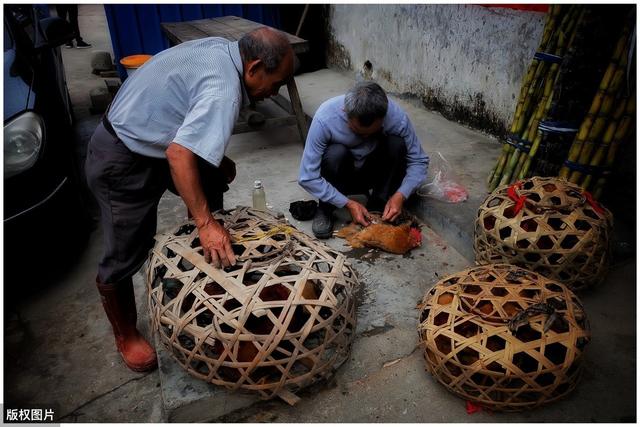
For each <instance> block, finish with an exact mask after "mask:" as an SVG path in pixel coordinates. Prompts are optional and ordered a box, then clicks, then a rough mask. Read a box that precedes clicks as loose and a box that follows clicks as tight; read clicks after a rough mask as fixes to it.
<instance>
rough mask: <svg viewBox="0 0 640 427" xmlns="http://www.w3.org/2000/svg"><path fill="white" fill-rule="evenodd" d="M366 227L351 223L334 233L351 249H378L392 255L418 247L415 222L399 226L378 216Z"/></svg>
mask: <svg viewBox="0 0 640 427" xmlns="http://www.w3.org/2000/svg"><path fill="white" fill-rule="evenodd" d="M373 217H374V219H373V221H372V222H371V224H370V225H369V226H368V227H362V226H361V225H359V224H355V223H351V224H349V225H347V226H346V227H343V228H342V229H341V230H340V231H338V232H336V233H335V235H336V236H337V237H341V238H343V239H346V241H347V242H348V243H349V245H351V247H353V248H362V247H365V246H366V247H370V248H379V249H382V250H383V251H386V252H391V253H394V254H405V253H407V252H409V251H410V250H411V249H413V248H415V247H418V246H420V244H421V243H422V233H421V232H420V227H419V226H418V225H417V223H415V222H411V221H405V222H403V223H401V224H400V225H393V224H390V223H387V222H383V221H382V220H381V219H380V217H379V216H377V215H374V216H373Z"/></svg>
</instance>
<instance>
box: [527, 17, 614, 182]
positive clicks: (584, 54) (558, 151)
mask: <svg viewBox="0 0 640 427" xmlns="http://www.w3.org/2000/svg"><path fill="white" fill-rule="evenodd" d="M624 12H625V10H623V9H621V8H617V7H609V6H599V5H588V6H585V8H584V14H583V17H582V19H581V20H580V22H579V24H578V26H577V27H576V32H575V34H574V40H573V41H572V42H571V46H570V48H569V49H568V50H567V52H566V54H565V55H564V56H563V59H562V63H561V64H560V68H559V71H558V76H557V77H556V79H557V82H556V85H555V87H554V89H553V100H552V101H551V107H550V108H549V111H548V113H547V115H546V117H545V118H544V119H543V120H542V121H541V122H540V123H539V125H538V133H537V135H536V138H535V139H534V141H533V144H532V146H531V149H530V150H529V153H528V155H526V160H525V162H524V165H523V166H522V168H518V169H520V171H519V173H518V174H517V178H518V179H523V178H526V177H529V176H558V172H559V169H560V166H561V165H562V164H563V162H564V161H565V159H566V158H567V154H568V151H569V147H570V146H571V143H572V142H573V139H574V136H575V134H576V133H577V132H578V128H579V125H580V122H582V120H583V119H584V117H585V115H586V113H587V111H588V108H589V106H590V103H591V101H592V99H593V94H594V93H595V91H596V90H597V88H598V85H599V83H600V80H601V79H602V73H603V71H604V69H605V68H606V66H607V65H608V63H609V57H610V54H609V53H608V52H610V49H611V46H612V44H613V43H614V42H615V40H613V39H612V37H611V35H610V34H611V27H612V26H613V25H618V23H619V22H620V18H621V17H622V16H624V14H623V13H624Z"/></svg>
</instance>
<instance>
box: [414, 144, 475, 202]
mask: <svg viewBox="0 0 640 427" xmlns="http://www.w3.org/2000/svg"><path fill="white" fill-rule="evenodd" d="M429 166H430V168H431V169H432V170H433V180H432V181H431V182H427V183H425V184H422V185H421V186H420V187H419V188H418V191H417V194H418V196H420V197H431V198H432V199H436V200H440V201H442V202H447V203H460V202H464V201H465V200H467V198H468V197H469V194H468V193H467V190H466V189H465V188H464V187H463V186H462V184H460V183H459V180H458V177H457V176H456V175H455V173H454V172H453V170H452V169H451V165H450V164H449V162H447V160H446V159H445V158H444V156H443V155H442V153H440V152H439V151H438V153H437V156H434V158H433V159H432V160H431V162H430V165H429Z"/></svg>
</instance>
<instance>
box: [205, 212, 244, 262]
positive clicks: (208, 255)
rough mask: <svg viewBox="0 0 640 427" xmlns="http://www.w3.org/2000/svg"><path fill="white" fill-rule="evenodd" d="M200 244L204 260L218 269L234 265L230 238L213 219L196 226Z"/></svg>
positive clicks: (234, 257)
mask: <svg viewBox="0 0 640 427" xmlns="http://www.w3.org/2000/svg"><path fill="white" fill-rule="evenodd" d="M198 234H199V236H200V244H201V245H202V249H203V250H204V260H205V261H206V262H208V263H211V264H213V266H214V267H216V268H220V267H221V265H222V267H229V266H230V265H235V263H236V256H235V254H234V253H233V249H232V248H231V236H230V235H229V232H228V231H227V230H225V229H224V227H223V226H221V225H220V224H219V223H218V222H217V221H216V220H215V219H213V217H212V218H211V220H210V221H208V222H207V223H205V224H203V225H201V226H198Z"/></svg>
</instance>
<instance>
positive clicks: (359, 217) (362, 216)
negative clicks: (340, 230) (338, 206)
mask: <svg viewBox="0 0 640 427" xmlns="http://www.w3.org/2000/svg"><path fill="white" fill-rule="evenodd" d="M345 206H346V208H347V209H349V213H350V214H351V219H352V220H353V222H357V223H358V224H362V225H364V226H365V227H367V226H368V225H369V221H371V216H370V215H369V211H368V210H367V208H365V207H364V206H362V205H361V204H360V203H358V202H356V201H355V200H349V201H348V202H347V204H346V205H345Z"/></svg>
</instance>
